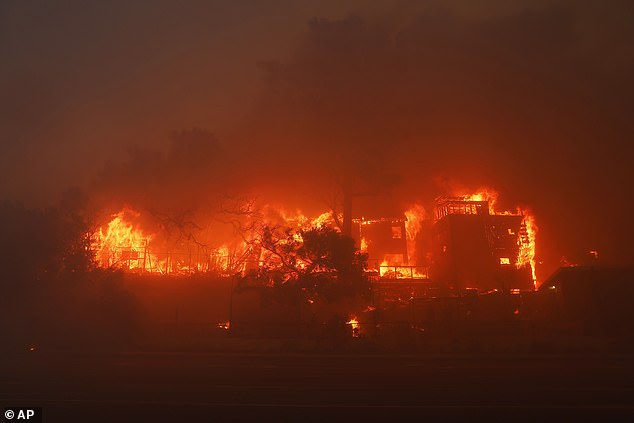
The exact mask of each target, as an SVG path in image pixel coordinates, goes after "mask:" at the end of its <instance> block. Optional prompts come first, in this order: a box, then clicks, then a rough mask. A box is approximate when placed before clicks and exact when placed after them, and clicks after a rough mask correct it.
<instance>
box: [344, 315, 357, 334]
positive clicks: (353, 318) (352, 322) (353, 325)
mask: <svg viewBox="0 0 634 423" xmlns="http://www.w3.org/2000/svg"><path fill="white" fill-rule="evenodd" d="M346 324H348V325H350V328H351V329H352V337H353V338H358V337H359V320H357V317H356V316H351V317H350V320H348V321H347V322H346Z"/></svg>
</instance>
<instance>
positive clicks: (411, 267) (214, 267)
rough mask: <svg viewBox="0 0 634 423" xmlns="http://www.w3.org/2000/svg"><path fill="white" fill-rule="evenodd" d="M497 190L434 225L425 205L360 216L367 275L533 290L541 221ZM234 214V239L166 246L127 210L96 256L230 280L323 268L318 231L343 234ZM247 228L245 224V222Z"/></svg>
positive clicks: (97, 239) (454, 203) (454, 207)
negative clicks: (507, 206) (311, 252)
mask: <svg viewBox="0 0 634 423" xmlns="http://www.w3.org/2000/svg"><path fill="white" fill-rule="evenodd" d="M496 204H497V193H496V192H495V191H493V190H491V189H483V190H480V191H479V192H477V193H475V194H466V195H453V196H447V197H440V198H438V199H437V201H436V204H435V208H434V214H433V218H431V217H430V216H429V215H428V214H427V213H426V212H425V209H424V208H423V206H421V205H420V204H415V205H413V206H412V207H410V208H409V209H408V210H407V211H405V212H404V213H397V212H395V213H393V216H387V217H386V216H370V217H366V216H360V217H356V218H354V219H352V224H353V225H352V238H353V239H354V241H355V244H356V246H357V248H358V249H359V250H360V252H361V253H364V254H366V256H367V266H366V268H365V271H366V274H367V276H368V277H369V278H370V279H373V280H378V279H380V280H386V281H387V280H394V281H398V280H420V281H423V282H426V283H430V282H431V281H433V282H434V283H435V284H437V285H442V286H445V287H448V288H450V289H452V290H455V291H456V292H459V291H460V290H462V289H467V288H477V289H478V290H480V291H482V292H486V291H489V290H491V289H499V290H513V289H522V290H526V289H533V288H534V287H535V285H536V276H535V234H536V231H537V226H536V224H535V219H534V217H533V216H532V215H531V214H530V212H528V211H527V210H526V209H521V208H517V209H516V210H515V211H500V210H498V209H497V207H496ZM248 210H249V212H248V213H243V214H240V215H239V216H238V218H239V219H240V220H237V219H238V218H236V217H235V216H233V217H234V221H232V222H231V223H232V224H233V226H234V229H235V230H234V231H233V238H231V237H225V238H224V239H222V240H220V239H218V238H214V236H213V235H214V233H213V231H212V230H209V229H204V228H207V227H199V226H196V228H197V229H198V231H199V233H196V235H195V236H194V235H193V234H189V235H188V236H186V237H183V236H181V237H180V238H179V239H178V242H172V243H171V244H170V243H167V242H165V238H166V236H165V235H164V234H162V233H161V232H160V231H150V230H147V229H144V228H143V227H142V225H141V224H140V223H138V222H140V219H139V218H140V215H141V214H140V213H139V212H136V211H133V210H130V209H124V210H122V211H121V212H119V213H116V214H115V215H113V216H112V220H111V221H110V222H107V223H106V224H105V225H104V226H103V227H101V228H99V229H98V230H97V231H96V232H95V234H94V236H93V239H94V242H93V250H94V252H95V256H96V260H97V263H98V265H99V266H101V267H116V268H121V269H124V270H128V271H136V272H148V273H160V274H173V273H194V272H215V273H217V274H220V275H230V274H236V273H242V274H243V275H245V274H247V273H249V272H260V271H261V270H262V269H269V270H271V269H285V270H286V271H291V273H293V272H295V273H297V272H301V271H305V270H307V269H308V270H310V271H323V269H321V268H320V267H319V265H317V264H316V263H317V262H316V261H315V259H316V258H315V257H308V256H306V257H302V256H301V254H296V256H293V257H292V260H291V261H288V258H287V257H286V258H285V254H289V253H291V252H294V253H300V252H301V251H302V248H303V245H304V242H305V239H304V237H305V236H307V235H309V234H310V232H309V231H310V230H311V229H312V228H331V230H332V231H334V232H336V233H341V229H340V227H339V226H338V222H341V221H342V218H341V216H335V215H334V214H333V213H332V212H324V213H321V214H320V215H318V216H316V217H308V216H306V215H305V214H303V213H302V212H300V211H296V212H294V213H293V212H288V211H286V210H284V209H278V208H274V207H272V206H269V205H266V206H264V207H262V208H261V210H260V211H255V209H251V208H249V209H248ZM236 221H237V223H236Z"/></svg>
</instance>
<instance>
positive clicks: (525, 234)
mask: <svg viewBox="0 0 634 423" xmlns="http://www.w3.org/2000/svg"><path fill="white" fill-rule="evenodd" d="M519 212H520V213H521V214H522V215H523V216H524V221H523V227H524V228H525V230H523V231H522V233H520V241H519V242H520V252H519V255H518V257H517V263H516V265H517V268H518V269H519V268H521V267H523V266H530V267H531V275H532V278H533V285H534V286H535V288H537V276H536V274H535V236H536V235H537V225H536V224H535V217H534V216H533V215H532V214H531V213H530V211H528V210H519Z"/></svg>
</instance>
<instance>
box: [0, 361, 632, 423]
mask: <svg viewBox="0 0 634 423" xmlns="http://www.w3.org/2000/svg"><path fill="white" fill-rule="evenodd" d="M0 405H2V406H3V407H4V406H8V405H30V406H37V407H42V408H43V414H44V420H43V421H45V422H58V421H59V422H74V421H79V422H83V421H85V422H101V421H104V422H106V421H108V422H120V421H174V422H189V421H231V420H250V421H253V420H258V421H313V420H319V421H323V420H324V419H326V418H331V419H336V420H337V421H339V420H340V419H342V418H345V419H347V420H352V421H357V420H361V419H363V420H373V421H374V420H378V421H401V420H405V419H407V418H410V417H411V418H415V419H416V420H423V419H424V418H427V417H430V418H431V417H433V418H438V417H441V418H445V419H450V418H458V419H460V420H462V421H464V420H465V419H466V420H474V421H475V420H478V421H479V420H481V419H482V418H488V417H493V418H494V420H500V419H502V418H504V419H505V420H506V419H507V418H513V419H514V420H516V421H517V420H522V421H534V420H535V419H536V418H539V419H540V420H544V419H546V420H549V419H553V420H561V419H562V418H564V419H566V420H569V418H573V417H576V416H580V417H586V418H587V417H596V418H602V419H605V418H606V417H607V418H627V417H628V416H633V415H634V357H632V356H622V355H605V356H601V355H592V356H580V355H570V356H565V355H564V356H560V355H556V356H555V355H523V356H518V355H458V356H455V355H454V356H442V355H403V354H395V355H390V354H365V355H352V354H340V355H336V354H323V355H316V354H229V353H226V354H218V353H150V352H145V353H120V354H95V353H90V354H88V353H74V354H71V353H64V354H62V353H44V352H39V351H36V352H33V353H27V352H25V353H23V354H9V355H6V356H5V357H4V358H3V362H2V365H1V367H0Z"/></svg>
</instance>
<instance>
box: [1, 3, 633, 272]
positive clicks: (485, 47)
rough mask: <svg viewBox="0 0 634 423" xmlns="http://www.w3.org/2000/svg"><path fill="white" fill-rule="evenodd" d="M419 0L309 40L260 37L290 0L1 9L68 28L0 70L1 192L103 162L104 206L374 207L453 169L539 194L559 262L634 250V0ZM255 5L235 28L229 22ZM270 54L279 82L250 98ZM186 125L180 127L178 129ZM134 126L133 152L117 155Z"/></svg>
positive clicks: (91, 173)
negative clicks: (607, 1) (509, 0)
mask: <svg viewBox="0 0 634 423" xmlns="http://www.w3.org/2000/svg"><path fill="white" fill-rule="evenodd" d="M407 3H409V2H403V3H398V4H397V5H396V6H394V9H393V10H391V11H390V13H383V15H384V16H381V17H377V16H372V14H371V13H365V14H364V13H363V11H364V10H365V9H364V6H362V5H359V4H354V5H353V6H350V7H351V9H352V12H356V10H355V9H359V11H360V13H359V14H358V16H360V17H354V16H352V17H348V18H313V19H311V20H310V21H309V22H308V24H307V26H306V27H305V29H304V30H303V32H302V33H301V34H300V35H299V36H298V37H297V39H296V40H295V41H294V43H293V46H294V47H293V50H292V52H291V54H290V55H286V54H285V53H284V52H281V51H280V52H279V53H278V52H276V51H275V50H274V49H272V48H270V46H271V44H267V48H263V49H261V50H260V47H262V46H263V45H265V44H266V42H265V41H262V44H257V45H252V44H250V43H249V42H247V40H249V39H253V38H248V37H247V35H246V34H250V35H249V36H251V37H253V31H254V29H253V28H259V30H261V32H258V33H257V34H264V33H266V31H264V30H262V26H261V25H260V24H259V23H257V22H256V20H254V19H255V18H254V16H256V15H262V16H265V15H267V13H268V12H270V11H269V10H267V9H266V8H262V7H259V6H258V7H255V6H254V8H253V10H251V9H250V8H244V7H238V6H234V7H232V8H231V10H230V13H229V14H228V15H226V16H229V19H228V20H227V22H226V23H219V22H217V21H218V19H219V18H217V17H215V18H214V19H215V20H213V21H209V22H208V21H207V19H211V18H210V16H216V15H218V16H225V15H220V14H218V13H216V12H215V11H214V10H211V9H213V7H211V6H207V5H206V4H202V3H201V4H197V5H196V7H194V8H192V9H191V10H180V9H179V13H172V12H173V10H172V9H170V7H168V6H166V5H164V4H162V3H161V4H160V5H158V6H157V7H156V8H155V9H153V11H152V13H146V12H147V10H146V9H145V8H143V7H140V6H139V7H136V6H134V7H133V6H130V7H129V8H126V7H123V6H119V7H118V8H116V9H112V10H110V8H109V9H108V13H106V14H105V17H102V16H104V10H101V9H99V8H96V7H87V6H86V7H85V8H80V9H76V13H77V14H76V15H75V14H68V16H69V18H68V22H66V25H65V26H64V28H68V29H67V30H62V29H60V28H58V27H57V26H54V27H52V26H51V24H50V22H49V21H47V20H46V18H45V15H46V13H48V12H47V11H46V10H39V9H38V10H36V11H34V10H31V9H30V8H28V7H25V9H19V8H18V9H19V10H18V9H16V10H18V12H15V13H13V14H11V16H13V19H12V20H11V22H9V21H8V20H7V19H5V20H3V24H6V25H4V28H5V31H7V32H6V33H7V34H14V33H19V34H27V33H30V32H29V31H28V27H27V26H25V27H24V28H22V27H20V25H24V22H31V21H30V20H29V19H32V18H28V17H29V16H35V17H36V18H37V19H40V20H41V22H42V28H44V29H45V30H47V31H49V32H50V36H49V37H48V38H46V39H47V40H50V41H47V42H44V41H41V40H43V39H44V38H45V37H42V35H41V34H39V36H38V34H37V33H35V32H33V34H34V35H33V36H32V37H31V38H25V40H24V43H25V46H26V47H27V48H20V49H18V48H15V46H14V45H13V44H10V43H9V42H8V41H7V40H9V37H6V38H5V41H3V43H4V44H2V45H6V46H10V47H11V46H13V47H11V48H12V49H11V48H9V49H7V51H10V52H18V51H23V52H24V51H39V50H38V48H39V49H40V50H47V49H48V50H50V51H52V53H51V54H52V55H53V56H51V57H55V58H56V60H53V59H51V57H49V56H45V55H41V57H40V56H38V57H37V58H30V59H29V58H25V57H22V56H19V55H17V53H16V54H14V57H13V58H14V59H15V60H10V61H7V66H6V67H3V68H4V69H3V70H0V72H2V73H0V75H2V76H3V78H2V85H1V86H0V87H1V88H2V92H3V93H4V94H6V95H4V96H3V97H4V98H10V99H12V100H11V102H10V103H7V101H3V102H1V103H0V104H1V105H2V106H1V107H2V109H1V110H2V111H3V112H6V113H2V117H0V119H2V120H1V123H2V125H0V126H1V128H0V136H2V138H3V142H5V144H6V146H5V147H6V148H3V152H4V154H3V158H2V163H3V166H4V167H5V169H7V170H6V172H7V173H8V174H9V175H10V176H11V177H10V178H6V180H5V181H8V180H11V181H13V183H12V184H11V185H10V186H9V184H7V183H6V182H5V183H4V184H3V186H2V191H3V193H7V194H8V195H10V196H16V197H20V196H22V197H29V196H28V195H22V194H24V192H25V191H26V189H25V187H30V189H32V190H33V196H37V195H38V193H39V194H42V193H46V192H47V191H49V186H48V185H49V182H50V183H51V184H52V181H53V180H54V179H55V178H57V177H61V176H60V175H65V178H66V179H69V177H68V174H69V173H72V172H77V174H79V173H81V174H82V175H87V176H86V177H85V178H84V179H86V180H90V181H92V182H90V183H89V184H86V185H87V188H86V191H87V193H88V194H89V195H90V197H91V200H92V205H93V207H94V208H95V210H97V211H98V212H99V213H101V214H102V215H107V214H109V213H113V212H116V211H118V210H119V209H120V207H122V206H123V205H124V204H127V205H129V206H131V207H135V208H139V209H143V210H144V211H148V212H150V213H151V214H153V215H157V216H160V217H163V218H164V217H165V216H168V217H169V218H170V219H172V220H177V221H179V222H181V223H182V222H186V221H201V220H203V219H204V218H205V215H207V217H209V216H215V215H216V212H217V211H218V210H219V209H221V208H222V206H223V199H226V198H232V199H235V198H242V197H248V198H251V197H257V198H259V199H260V200H261V202H262V203H263V204H265V203H272V204H278V205H283V206H285V207H287V208H288V209H294V208H301V209H303V210H305V211H306V212H307V213H317V212H321V211H323V210H325V209H327V208H329V207H330V206H333V205H336V203H337V202H338V201H339V202H340V200H341V192H340V191H341V188H342V186H343V185H345V184H346V183H351V184H352V185H353V188H354V191H355V194H356V195H357V197H355V200H354V205H353V207H356V211H357V212H359V213H365V211H364V210H365V209H373V208H374V209H375V210H373V211H374V212H377V213H380V212H386V211H384V210H379V209H381V208H383V207H384V206H386V205H389V207H385V209H391V208H396V209H400V210H405V208H406V207H407V206H408V205H410V204H411V203H414V202H422V203H424V204H425V205H426V207H427V209H428V211H430V210H429V208H430V206H431V202H432V200H433V198H434V197H435V196H436V195H439V194H442V193H444V192H445V191H447V190H448V189H449V188H451V187H453V186H456V185H463V186H466V187H471V188H473V189H475V188H478V187H480V186H490V187H493V188H494V189H496V190H498V191H499V194H500V196H499V202H500V207H501V208H508V209H512V208H514V206H516V205H523V206H530V207H531V208H532V210H533V211H534V213H535V214H536V218H537V222H538V225H539V227H540V235H539V239H538V255H539V257H538V259H540V260H542V261H543V262H544V264H543V273H544V274H548V273H549V272H550V271H551V270H553V269H554V268H555V267H557V266H558V265H559V260H560V258H561V257H562V256H566V257H567V258H568V259H570V260H571V261H575V260H576V259H575V257H574V256H576V255H584V254H586V253H587V251H589V250H596V251H598V253H599V257H601V258H602V259H605V260H606V261H607V262H629V263H631V260H632V259H631V257H632V256H633V255H634V250H633V248H634V247H633V246H632V243H631V242H630V239H631V238H632V236H634V227H633V225H632V220H631V217H630V215H631V212H630V211H631V209H632V207H633V206H634V204H632V203H633V200H632V196H631V194H630V193H631V192H632V189H633V188H634V187H633V186H632V184H633V181H634V174H633V170H632V166H631V163H630V161H631V157H632V152H633V151H632V144H631V140H632V135H633V134H634V127H633V124H632V121H631V118H630V116H629V111H630V110H632V108H633V106H634V104H632V99H633V98H634V95H633V94H634V83H633V82H632V81H634V78H632V76H634V75H632V73H633V69H634V58H633V56H632V53H631V49H630V48H629V46H630V44H631V41H632V39H633V38H634V37H633V34H632V32H633V31H632V27H631V25H629V24H628V23H629V20H631V12H629V9H628V8H627V7H626V6H627V5H628V3H627V2H613V3H611V7H612V8H611V9H608V7H607V6H597V5H595V2H585V1H580V2H567V1H555V0H553V1H544V2H539V4H537V3H535V2H531V5H533V6H532V7H533V8H532V9H530V8H526V7H520V6H517V7H510V6H508V7H502V6H500V5H496V3H494V2H493V3H487V4H486V5H483V6H481V7H476V6H474V4H475V3H473V2H460V1H455V2H426V3H425V4H424V5H423V6H412V5H409V6H407V5H406V4H407ZM214 4H216V3H214ZM364 4H365V3H364ZM439 4H444V5H451V6H438V5H439ZM276 5H277V6H279V8H280V10H282V9H284V7H283V6H284V4H283V2H282V3H278V4H276ZM466 5H470V6H466ZM367 7H368V8H369V9H373V7H370V6H367ZM53 9H54V8H53ZM387 9H389V7H387V6H383V7H378V6H377V7H376V10H381V11H383V12H386V11H387ZM51 10H52V9H51ZM284 10H285V9H284ZM328 10H334V9H332V8H330V9H328ZM337 10H338V9H337ZM6 11H7V14H6V16H9V14H8V12H11V10H9V9H7V10H6ZM203 11H205V13H203ZM45 12H46V13H45ZM494 12H495V13H494ZM288 13H289V14H288V15H287V19H288V20H289V21H288V22H287V24H288V26H289V27H290V26H293V27H295V26H299V23H298V22H296V21H297V19H296V18H295V17H296V16H299V15H301V14H297V15H294V14H293V13H291V12H288ZM311 13H312V14H313V15H316V14H317V15H318V13H319V10H317V9H316V11H315V12H314V13H313V12H311ZM188 14H189V15H194V14H195V15H196V17H195V18H194V17H193V18H192V19H189V20H188V19H185V17H184V16H186V15H188ZM327 14H328V13H327ZM291 15H292V16H293V17H292V18H291V17H290V16H291ZM330 15H331V16H332V15H337V16H341V14H340V13H338V14H333V13H330ZM377 15H378V13H377ZM122 16H125V17H126V19H122ZM242 17H244V19H245V20H244V22H243V21H242V20H241V18H242ZM247 17H248V18H247ZM37 19H36V20H37ZM302 19H303V18H302ZM291 20H293V23H292V24H291V23H289V22H290V21H291ZM91 22H99V25H93V24H91ZM157 22H166V24H165V25H156V23H157ZM241 22H242V23H243V24H244V26H243V29H242V30H236V29H232V30H231V31H230V32H229V33H230V34H232V37H233V38H232V39H231V40H228V41H226V42H225V41H223V42H221V41H219V40H220V37H216V35H217V34H216V33H215V32H214V30H218V31H220V29H219V28H224V27H223V25H229V24H236V25H234V26H232V28H234V27H235V28H240V25H238V24H239V23H241ZM114 23H116V24H117V25H115V26H116V27H118V28H120V31H118V32H117V34H118V35H117V37H115V38H113V29H112V28H113V27H114V26H113V25H112V24H114ZM252 23H253V25H251V24H252ZM168 24H171V26H170V25H168ZM278 26H279V25H278ZM147 28H151V30H148V31H144V29H147ZM183 28H187V29H188V30H191V31H190V32H187V31H183ZM80 30H83V32H84V33H85V34H86V35H85V37H83V38H82V37H77V36H76V32H81V31H80ZM224 30H225V31H227V29H226V28H224ZM11 31H13V32H11ZM240 31H242V33H241V32H240ZM186 33H191V34H193V35H192V36H191V37H187V36H184V35H182V34H186ZM141 34H144V35H141ZM278 36H279V34H278ZM14 38H15V37H14ZM259 38H260V39H262V40H265V39H269V38H267V37H264V36H261V37H259ZM288 38H289V39H291V37H288ZM38 40H40V41H38ZM71 41H72V42H71ZM38 42H40V43H43V47H42V46H38V45H37V43H38ZM73 43H74V44H73ZM223 43H224V44H223ZM288 43H289V41H287V44H288ZM219 44H222V45H221V48H220V47H218V45H219ZM16 45H17V44H16ZM51 45H54V46H55V49H53V50H51V49H50V48H49V47H51ZM127 45H130V46H131V47H130V48H129V49H128V48H124V47H123V46H127ZM63 46H70V47H63ZM48 50H47V51H48ZM255 50H257V54H255V53H253V51H255ZM210 51H215V52H220V54H216V55H214V54H212V53H210ZM245 51H249V52H251V53H249V54H248V55H247V54H244V55H243V56H241V57H242V59H240V60H238V61H236V63H239V65H231V66H230V65H227V61H228V60H229V59H230V58H231V57H233V54H234V53H235V54H237V53H239V52H245ZM82 52H83V55H82V54H80V53H82ZM256 56H257V57H259V58H260V62H259V65H258V66H256V63H255V62H256V59H254V57H256ZM280 57H282V58H281V59H279V58H280ZM245 58H248V59H245ZM52 62H54V63H55V65H53V64H52ZM247 62H248V63H247ZM236 69H239V70H240V71H237V70H236ZM245 69H249V71H246V70H245ZM241 72H242V73H244V75H242V74H241ZM256 72H259V76H260V77H261V81H260V86H259V89H260V91H259V95H258V96H257V97H255V105H254V106H253V107H252V108H251V109H250V112H249V113H248V114H246V116H242V117H241V118H238V113H236V112H235V110H237V109H241V110H244V109H246V108H247V107H248V106H245V104H251V101H252V100H253V98H254V96H253V92H254V91H255V89H253V86H254V84H253V83H252V82H249V81H250V80H249V77H247V74H248V75H251V74H252V73H253V74H255V73H256ZM219 81H220V82H219ZM225 81H226V82H225ZM241 81H243V82H244V84H242V82H241ZM225 85H226V86H225ZM246 86H248V87H250V88H249V89H245V88H244V87H246ZM222 99H224V100H222ZM232 111H234V112H232ZM225 121H228V122H231V125H229V124H226V123H225ZM236 122H237V124H235V123H236ZM234 124H235V125H234ZM166 125H169V127H168V128H165V126H166ZM196 126H198V127H202V128H205V129H204V130H192V129H191V128H194V127H196ZM217 126H223V130H222V131H221V132H222V135H221V136H218V138H215V137H214V136H213V135H211V132H217V128H216V127H217ZM230 127H233V129H227V128H230ZM170 128H171V129H173V130H176V131H177V132H175V133H173V135H172V137H171V138H170V140H169V144H168V146H167V147H165V145H164V144H165V141H164V140H163V138H165V137H164V134H165V133H166V132H167V131H168V129H170ZM183 129H185V130H184V131H183ZM33 140H37V142H34V141H33ZM48 140H55V142H51V145H52V146H53V148H51V147H50V146H47V141H48ZM111 145H112V147H111ZM135 145H136V147H134V146H135ZM123 146H128V148H129V153H128V154H127V155H122V154H115V153H116V152H118V151H121V150H123ZM47 152H48V153H47ZM107 158H110V159H111V160H110V162H109V163H108V164H106V165H105V166H104V165H103V163H104V161H105V159H107ZM27 162H29V163H31V164H30V165H29V166H31V169H32V170H30V171H28V170H24V169H27V166H26V163H27ZM33 169H35V170H33ZM40 169H46V171H40ZM79 169H82V171H81V172H80V170H79ZM43 172H44V175H43ZM82 172H83V173H82ZM53 173H55V175H53ZM53 176H54V177H55V178H54V177H53ZM76 179H80V178H76ZM346 181H348V182H346ZM350 181H352V182H350ZM392 205H393V207H392ZM102 217H103V216H102Z"/></svg>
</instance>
